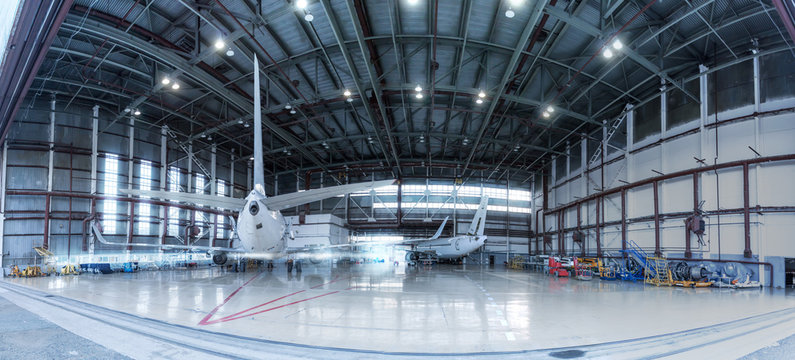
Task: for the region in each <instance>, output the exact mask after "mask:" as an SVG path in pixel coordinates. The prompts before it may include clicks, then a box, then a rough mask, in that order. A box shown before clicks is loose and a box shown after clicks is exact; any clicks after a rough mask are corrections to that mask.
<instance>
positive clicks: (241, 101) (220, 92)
mask: <svg viewBox="0 0 795 360" xmlns="http://www.w3.org/2000/svg"><path fill="white" fill-rule="evenodd" d="M80 20H81V19H80V18H79V17H77V16H75V15H71V14H70V15H68V16H67V20H66V21H65V22H64V24H63V26H65V27H67V28H71V29H72V30H73V31H77V32H85V33H88V34H92V35H96V36H107V37H108V38H109V39H112V40H113V41H114V42H117V43H119V44H120V45H122V46H126V47H129V48H130V49H133V50H136V51H139V52H140V53H141V54H142V55H145V56H148V57H150V58H151V59H153V60H155V61H158V62H160V63H163V64H165V65H168V66H171V67H173V68H175V69H178V71H180V72H183V73H184V74H185V75H186V76H188V77H190V78H191V79H193V80H194V81H196V82H197V83H199V84H201V85H202V86H204V87H205V88H207V89H208V90H210V91H212V92H213V93H215V94H216V95H217V96H218V97H220V98H221V99H223V100H225V101H227V102H228V103H229V104H231V105H233V106H235V107H236V108H238V109H239V110H240V111H241V112H244V113H247V112H250V111H251V108H252V106H253V100H252V99H247V98H245V97H243V96H242V95H240V94H238V93H236V92H233V91H231V90H230V89H227V88H226V87H225V86H224V84H223V83H222V82H220V81H219V80H218V79H216V78H214V77H213V76H211V75H210V74H208V73H206V72H205V71H203V70H201V69H199V68H198V67H197V66H196V65H193V64H191V63H190V61H188V60H187V59H185V58H183V57H181V56H179V55H178V54H177V53H175V52H173V51H167V50H165V49H162V48H160V47H158V46H156V45H154V44H152V43H150V42H148V41H146V40H144V39H141V38H139V37H137V36H134V35H131V34H128V33H125V32H122V31H120V30H118V29H116V28H114V27H112V26H108V25H105V24H104V23H101V22H99V21H95V20H85V22H84V23H82V25H81V24H80V22H79V21H80ZM262 122H263V124H264V125H265V126H266V127H268V129H270V130H271V132H272V133H273V134H275V135H276V136H278V137H279V138H281V139H282V140H283V141H285V142H287V143H288V144H290V145H293V146H295V147H296V148H298V151H299V152H301V154H303V155H304V157H306V158H307V159H308V160H309V161H311V162H313V163H315V164H317V165H318V166H320V168H323V169H325V165H324V164H323V162H322V161H321V160H320V159H319V158H317V157H316V156H315V154H313V153H312V152H311V151H310V150H308V149H306V148H304V147H302V146H301V142H300V140H298V139H296V138H295V137H294V136H292V135H291V134H290V133H289V132H287V131H286V130H284V129H282V128H281V127H280V126H279V125H277V124H276V123H274V122H272V121H270V120H268V119H267V118H265V119H263V121H262Z"/></svg>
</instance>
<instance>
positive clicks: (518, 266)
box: [508, 255, 525, 270]
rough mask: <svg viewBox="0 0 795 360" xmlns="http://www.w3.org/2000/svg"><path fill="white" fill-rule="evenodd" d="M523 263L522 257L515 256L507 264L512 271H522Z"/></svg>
mask: <svg viewBox="0 0 795 360" xmlns="http://www.w3.org/2000/svg"><path fill="white" fill-rule="evenodd" d="M524 263H525V261H524V256H520V255H517V256H514V257H512V258H511V260H510V261H509V262H508V267H509V268H511V269H514V270H522V269H524Z"/></svg>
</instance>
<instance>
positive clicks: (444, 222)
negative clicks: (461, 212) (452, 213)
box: [431, 216, 450, 240]
mask: <svg viewBox="0 0 795 360" xmlns="http://www.w3.org/2000/svg"><path fill="white" fill-rule="evenodd" d="M449 218H450V217H449V216H448V217H446V218H444V221H442V226H439V230H436V233H435V234H433V236H432V237H431V240H435V239H438V238H439V236H441V235H442V230H444V226H445V225H447V219H449Z"/></svg>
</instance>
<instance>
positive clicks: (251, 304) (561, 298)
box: [6, 264, 795, 357]
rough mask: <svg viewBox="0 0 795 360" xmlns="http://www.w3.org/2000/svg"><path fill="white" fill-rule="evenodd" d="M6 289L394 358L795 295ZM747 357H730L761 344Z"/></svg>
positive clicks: (602, 329)
mask: <svg viewBox="0 0 795 360" xmlns="http://www.w3.org/2000/svg"><path fill="white" fill-rule="evenodd" d="M6 280H7V281H9V282H12V283H16V284H20V285H24V286H27V287H31V288H35V289H38V290H41V291H45V292H47V293H50V294H53V295H60V296H64V297H67V298H71V299H75V300H80V301H84V302H88V303H91V304H95V305H99V306H102V307H106V308H109V309H113V310H118V311H122V312H126V313H129V314H133V315H138V316H142V317H147V318H153V319H158V320H163V321H166V322H168V323H171V324H177V325H184V326H188V327H192V328H199V329H203V330H209V331H213V332H220V333H225V334H233V335H239V336H245V337H251V338H259V339H267V340H273V341H280V342H286V343H295V344H304V345H310V346H313V347H333V348H344V349H356V350H374V351H383V352H397V353H406V352H409V353H426V354H427V353H474V352H504V351H518V350H532V349H551V348H562V347H576V346H583V345H588V344H604V343H611V342H621V341H626V340H628V339H638V338H644V337H652V336H657V335H662V334H669V333H674V332H679V331H685V330H690V329H696V328H702V327H708V326H712V325H716V324H721V323H727V322H733V321H737V320H740V319H746V318H749V317H754V316H758V315H762V314H767V313H770V312H774V311H779V310H784V309H792V308H795V296H794V295H795V294H793V293H791V292H785V291H784V290H770V289H764V290H758V289H757V290H728V289H724V290H721V289H684V288H668V287H660V288H656V287H652V286H645V285H643V284H641V283H627V282H616V281H612V282H609V281H599V280H593V281H588V282H583V281H577V280H574V279H565V278H564V279H561V278H553V277H548V276H545V275H543V274H538V273H528V272H521V271H510V270H505V269H504V268H502V267H500V266H498V267H496V268H487V267H481V266H438V267H434V268H433V269H417V268H406V267H405V266H404V265H403V264H401V265H400V266H397V267H396V266H392V265H391V264H371V265H352V266H350V267H331V266H329V265H319V266H309V265H307V266H305V267H304V271H303V273H302V274H295V273H293V274H288V273H286V271H285V269H284V268H283V267H282V268H277V269H275V270H273V271H272V272H268V271H264V272H256V271H249V272H248V273H232V272H225V271H222V270H220V269H217V268H210V269H199V270H191V271H179V270H176V271H154V272H138V273H133V274H123V273H118V274H112V275H90V274H84V275H81V276H70V277H48V278H33V279H6ZM785 325H787V324H785ZM783 329H784V330H780V331H779V332H783V333H781V334H780V337H778V339H781V338H786V337H788V336H790V335H792V334H795V326H793V325H792V324H789V325H787V326H784V327H783ZM774 340H777V339H774ZM673 346H675V345H673ZM749 346H750V347H748V346H746V347H743V348H742V350H738V351H737V352H736V353H729V355H730V357H739V356H743V355H746V354H748V353H750V352H751V351H755V350H757V349H759V348H762V347H764V346H765V344H759V345H758V346H757V347H756V348H754V347H753V346H751V345H749ZM732 354H733V355H732Z"/></svg>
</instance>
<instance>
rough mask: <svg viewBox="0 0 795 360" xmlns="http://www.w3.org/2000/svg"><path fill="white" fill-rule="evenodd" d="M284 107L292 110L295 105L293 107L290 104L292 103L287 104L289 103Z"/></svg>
mask: <svg viewBox="0 0 795 360" xmlns="http://www.w3.org/2000/svg"><path fill="white" fill-rule="evenodd" d="M284 108H285V109H287V110H290V109H292V108H293V107H292V106H290V104H287V105H284Z"/></svg>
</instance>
